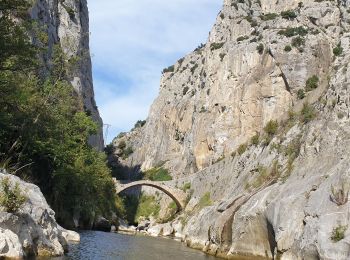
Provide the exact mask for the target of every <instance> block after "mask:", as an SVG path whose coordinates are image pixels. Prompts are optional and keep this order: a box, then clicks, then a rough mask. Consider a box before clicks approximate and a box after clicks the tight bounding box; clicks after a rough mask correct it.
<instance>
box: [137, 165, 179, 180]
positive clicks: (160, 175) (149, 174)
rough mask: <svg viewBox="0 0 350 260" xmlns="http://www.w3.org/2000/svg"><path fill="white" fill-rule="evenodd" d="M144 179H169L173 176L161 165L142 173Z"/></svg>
mask: <svg viewBox="0 0 350 260" xmlns="http://www.w3.org/2000/svg"><path fill="white" fill-rule="evenodd" d="M143 176H144V179H147V180H151V181H170V180H172V179H173V178H172V177H171V175H170V174H169V171H168V170H167V169H165V168H163V167H155V168H152V169H149V170H147V171H145V172H144V173H143Z"/></svg>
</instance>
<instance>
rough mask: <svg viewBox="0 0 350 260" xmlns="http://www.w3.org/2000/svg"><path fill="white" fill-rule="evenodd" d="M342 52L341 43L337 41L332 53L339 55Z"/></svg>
mask: <svg viewBox="0 0 350 260" xmlns="http://www.w3.org/2000/svg"><path fill="white" fill-rule="evenodd" d="M342 53H343V48H342V47H341V44H340V43H339V44H338V45H337V47H335V48H334V49H333V54H334V55H335V56H340V55H341V54H342Z"/></svg>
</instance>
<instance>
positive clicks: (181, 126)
mask: <svg viewBox="0 0 350 260" xmlns="http://www.w3.org/2000/svg"><path fill="white" fill-rule="evenodd" d="M240 2H241V1H240ZM299 2H300V1H287V0H283V1H270V0H260V1H254V0H252V1H244V3H239V2H238V1H234V0H233V1H231V0H230V1H228V0H227V1H225V2H224V6H223V9H222V11H221V13H220V14H219V16H218V18H217V21H216V24H215V25H214V27H213V29H212V31H211V32H210V36H209V39H208V42H207V44H206V45H205V47H204V48H202V49H200V50H198V51H195V52H193V53H191V54H189V55H187V56H186V57H185V58H184V59H183V60H180V61H179V62H178V63H176V64H175V66H174V71H173V72H167V73H164V75H163V77H162V81H161V88H160V94H159V97H158V98H157V99H156V101H155V102H154V104H153V106H152V108H151V111H150V114H149V117H148V119H147V123H146V125H145V126H144V127H143V128H138V129H137V130H135V131H133V132H131V133H128V134H127V135H125V136H124V137H121V138H119V139H116V140H115V146H116V148H117V149H116V150H118V144H120V142H122V141H123V140H124V141H125V142H126V146H132V147H133V148H134V149H133V150H134V153H133V154H132V155H131V156H130V157H129V158H127V159H125V160H122V159H120V161H121V162H122V163H124V164H125V165H129V166H133V165H142V168H143V169H148V168H150V167H153V166H155V165H157V164H158V163H159V162H160V161H166V163H165V164H164V167H166V168H168V169H169V170H170V171H171V172H172V175H173V176H174V177H175V178H177V179H176V180H174V182H176V185H177V187H183V186H184V184H185V183H190V184H191V190H193V194H192V197H191V200H190V201H189V203H188V204H187V206H186V208H185V210H184V212H183V214H181V215H180V216H178V217H177V218H176V219H175V220H174V221H172V223H170V224H169V223H168V224H166V225H167V229H171V232H170V233H171V234H175V236H178V237H181V238H182V239H184V240H185V241H186V243H187V244H188V245H189V246H191V247H194V248H198V249H201V250H204V251H206V252H208V253H210V254H214V255H217V256H223V257H226V258H232V259H235V257H237V256H238V255H245V256H258V257H262V258H270V259H271V258H275V259H276V258H277V257H280V259H288V260H289V259H293V260H294V259H341V260H343V259H344V260H345V259H349V257H350V248H349V243H350V242H349V241H350V240H349V239H350V231H349V228H347V227H348V225H349V222H350V219H349V202H348V192H349V189H350V172H349V169H350V168H349V167H350V159H349V158H350V99H349V96H350V89H349V86H350V84H349V79H350V70H349V66H348V64H349V61H350V48H349V47H350V25H349V23H348V21H349V20H350V13H349V12H348V10H349V9H350V1H312V0H307V1H302V2H303V3H302V4H299ZM288 10H291V11H292V12H294V14H295V15H294V14H293V13H291V12H287V13H283V15H282V14H281V12H282V11H288ZM293 17H294V18H293ZM301 26H302V28H299V27H301ZM292 28H294V29H293V30H292ZM295 28H298V29H295ZM291 34H292V35H294V36H292V35H291ZM298 34H299V35H298ZM288 36H290V37H288ZM261 45H262V47H260V46H261ZM286 46H290V48H286ZM337 46H338V47H337ZM339 48H341V50H339ZM314 75H316V76H317V77H318V87H317V88H316V89H313V90H310V91H306V97H305V98H303V99H300V98H298V94H297V93H298V91H299V90H305V87H306V85H307V81H308V79H309V78H311V77H312V76H314ZM304 103H309V104H311V107H309V110H308V109H305V108H304V109H303V105H304ZM290 109H292V110H293V111H294V112H295V113H296V115H297V116H296V117H299V118H298V119H294V120H293V119H288V116H287V112H288V110H290ZM302 109H303V110H302ZM310 111H313V112H312V113H309V112H310ZM311 114H315V115H316V117H315V118H313V116H310V115H311ZM309 116H310V117H309ZM305 118H306V119H307V118H308V119H307V120H305ZM270 119H277V120H278V121H280V125H283V126H282V127H280V129H279V130H278V133H277V134H276V135H275V136H274V137H273V139H272V140H271V142H269V143H265V144H264V141H263V140H260V141H259V142H258V143H257V144H255V145H252V144H250V142H249V140H250V137H251V136H252V135H254V134H255V132H256V131H258V132H261V133H263V132H264V131H261V130H262V129H263V128H264V126H265V125H266V122H267V121H269V120H270ZM282 123H283V124H282ZM246 141H248V143H247V144H248V146H247V149H246V151H242V152H241V153H240V154H239V153H237V154H236V155H235V156H231V153H232V152H233V151H235V150H236V148H237V147H238V146H239V145H240V144H242V143H245V142H246ZM116 153H118V151H117V152H116ZM221 156H222V160H220V161H219V162H216V161H217V159H218V158H220V157H221ZM215 162H216V163H215ZM332 187H333V188H332ZM208 193H210V201H211V203H209V204H210V206H208V205H206V206H204V207H203V206H201V200H202V198H203V197H206V198H208ZM337 194H338V195H337ZM339 194H345V195H344V196H345V199H344V198H343V199H342V198H341V196H340V195H339ZM337 196H338V199H335V197H337ZM344 196H343V197H344ZM169 225H170V227H168V226H169ZM161 229H162V228H157V227H153V229H152V235H155V234H156V233H157V232H156V231H157V230H161ZM238 259H240V258H239V257H238Z"/></svg>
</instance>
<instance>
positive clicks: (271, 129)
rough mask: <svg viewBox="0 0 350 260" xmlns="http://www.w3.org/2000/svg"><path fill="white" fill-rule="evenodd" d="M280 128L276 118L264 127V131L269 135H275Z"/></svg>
mask: <svg viewBox="0 0 350 260" xmlns="http://www.w3.org/2000/svg"><path fill="white" fill-rule="evenodd" d="M277 130H278V122H277V121H276V120H270V121H269V122H268V123H267V124H266V126H265V127H264V131H265V133H266V134H267V135H268V136H274V135H275V134H276V133H277Z"/></svg>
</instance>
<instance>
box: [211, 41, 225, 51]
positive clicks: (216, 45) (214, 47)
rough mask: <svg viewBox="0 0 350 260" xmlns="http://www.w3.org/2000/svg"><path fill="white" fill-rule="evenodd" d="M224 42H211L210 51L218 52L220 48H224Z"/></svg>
mask: <svg viewBox="0 0 350 260" xmlns="http://www.w3.org/2000/svg"><path fill="white" fill-rule="evenodd" d="M224 44H225V43H224V42H213V43H212V44H210V50H211V51H214V50H218V49H221V48H222V46H224Z"/></svg>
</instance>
